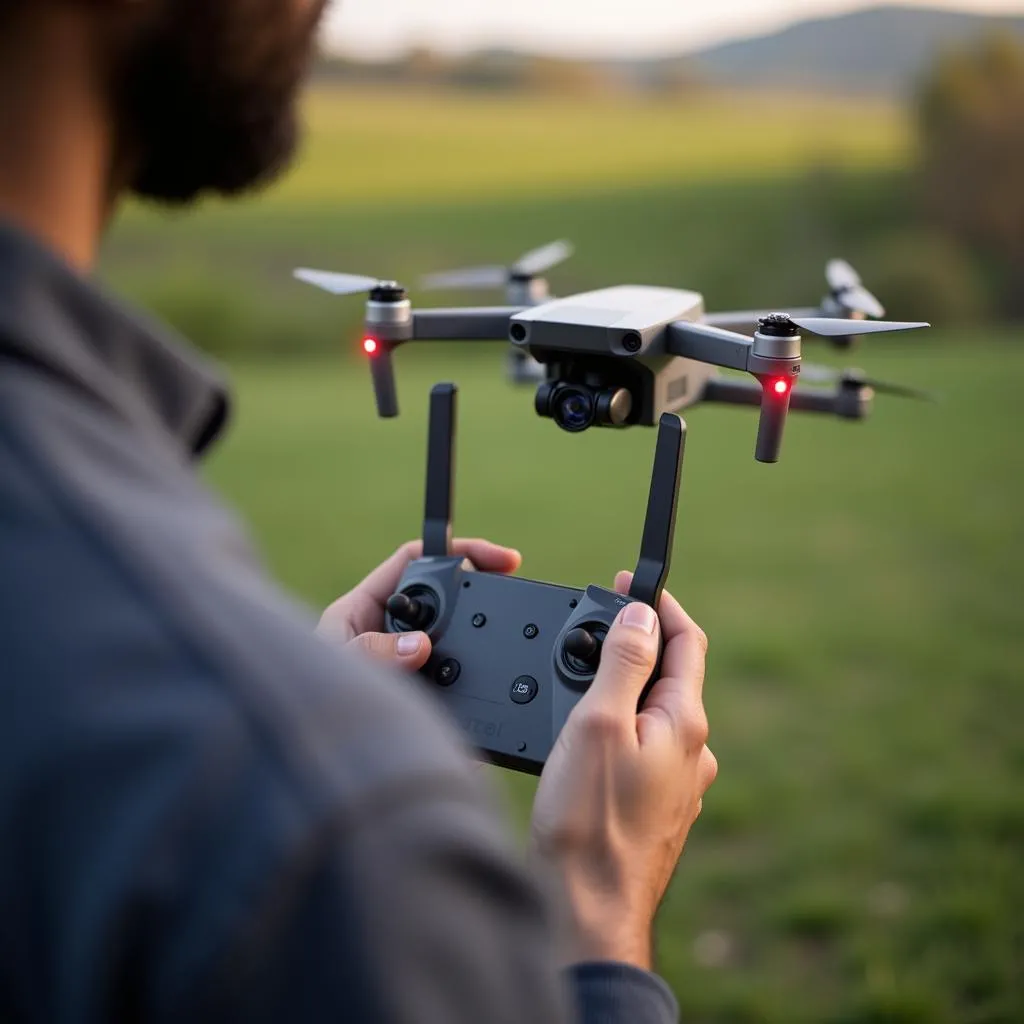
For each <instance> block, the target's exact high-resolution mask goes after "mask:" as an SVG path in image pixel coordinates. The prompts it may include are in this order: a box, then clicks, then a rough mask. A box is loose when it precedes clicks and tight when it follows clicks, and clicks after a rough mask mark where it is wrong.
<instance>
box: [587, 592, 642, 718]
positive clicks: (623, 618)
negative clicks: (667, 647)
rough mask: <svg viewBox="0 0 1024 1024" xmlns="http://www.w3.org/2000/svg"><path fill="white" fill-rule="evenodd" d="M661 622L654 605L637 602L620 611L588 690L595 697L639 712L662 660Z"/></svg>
mask: <svg viewBox="0 0 1024 1024" xmlns="http://www.w3.org/2000/svg"><path fill="white" fill-rule="evenodd" d="M659 635H660V623H659V622H658V615H657V613H656V612H655V611H654V609H653V608H651V607H649V606H648V605H645V604H639V603H636V602H634V603H633V604H629V605H627V606H626V607H625V608H623V610H622V611H621V612H620V613H619V615H618V618H617V619H616V620H615V622H614V623H613V624H612V628H611V629H610V630H609V631H608V636H607V638H606V639H605V642H604V645H603V647H602V650H601V666H600V668H599V669H598V671H597V676H596V678H595V679H594V682H593V685H592V686H591V687H590V690H589V691H588V693H587V697H588V698H589V699H590V700H591V701H597V702H600V703H602V704H605V705H606V706H608V707H621V708H627V707H628V708H630V709H631V710H632V711H633V712H634V713H635V712H636V707H637V703H638V702H639V700H640V696H641V694H642V693H643V691H644V687H645V686H646V685H647V682H648V680H649V679H650V678H651V673H652V672H653V671H654V667H655V665H657V663H658V646H659Z"/></svg>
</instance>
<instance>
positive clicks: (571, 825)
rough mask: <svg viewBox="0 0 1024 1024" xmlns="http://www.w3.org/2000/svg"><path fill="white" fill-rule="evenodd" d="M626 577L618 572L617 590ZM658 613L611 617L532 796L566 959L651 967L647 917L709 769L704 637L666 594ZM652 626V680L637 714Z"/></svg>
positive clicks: (537, 851)
mask: <svg viewBox="0 0 1024 1024" xmlns="http://www.w3.org/2000/svg"><path fill="white" fill-rule="evenodd" d="M631 580H632V577H631V576H630V574H629V573H622V574H620V575H619V577H618V578H617V579H616V584H615V585H616V590H617V591H618V592H619V593H626V592H628V590H629V586H630V583H631ZM660 613H661V623H660V627H659V624H658V618H657V616H655V615H654V612H653V610H652V609H650V608H647V607H646V606H645V605H639V604H632V605H629V606H628V607H627V608H625V609H624V610H623V612H622V613H621V614H620V615H619V618H618V619H617V620H616V622H615V625H614V626H613V627H612V629H611V630H610V632H609V633H608V638H607V640H606V641H605V643H604V648H603V651H602V654H601V667H600V670H599V671H598V674H597V678H596V679H595V680H594V683H593V685H592V686H591V688H590V689H589V690H588V692H587V693H586V695H585V696H584V697H583V698H582V700H581V701H580V702H579V703H578V704H577V706H576V708H575V709H574V711H573V713H572V714H571V715H570V717H569V720H568V721H567V723H566V725H565V728H564V729H563V731H562V733H561V736H560V737H559V740H558V743H557V744H556V746H555V749H554V751H553V752H552V754H551V757H550V758H549V760H548V763H547V765H546V766H545V769H544V773H543V775H542V777H541V782H540V787H539V789H538V792H537V799H536V802H535V805H534V810H533V822H532V835H531V856H532V858H533V860H534V864H535V866H536V867H538V868H539V869H540V871H541V872H542V874H543V875H544V876H546V878H547V879H548V881H549V882H550V883H552V884H553V886H554V889H555V896H556V899H557V901H558V902H559V904H560V910H561V912H562V913H563V915H564V920H565V925H566V927H567V928H568V933H569V939H570V949H569V956H570V959H571V961H572V962H574V963H582V962H588V961H595V960H604V961H607V960H613V961H617V962H621V963H627V964H633V965H635V966H637V967H640V968H643V969H644V970H650V969H651V967H652V960H653V949H652V946H653V939H652V932H653V924H654V918H655V915H656V913H657V910H658V907H659V906H660V904H661V901H662V900H663V899H664V896H665V893H666V891H667V889H668V886H669V882H670V881H671V879H672V875H673V872H674V871H675V868H676V865H677V863H678V861H679V858H680V857H681V856H682V852H683V847H684V846H685V844H686V840H687V837H688V835H689V832H690V829H691V827H692V826H693V823H694V822H695V821H696V819H697V817H698V816H699V814H700V812H701V808H702V800H703V797H704V794H705V792H706V791H707V790H708V788H709V787H710V786H711V784H712V783H713V782H714V780H715V776H716V775H717V773H718V764H717V762H716V760H715V757H714V755H713V754H712V753H711V751H710V750H709V749H708V747H707V739H708V722H707V716H706V715H705V712H704V705H703V701H702V691H703V684H704V666H705V656H706V653H707V638H706V637H705V635H704V633H703V631H702V630H701V629H700V628H699V627H698V626H697V625H696V623H694V621H693V620H692V619H691V618H690V617H689V616H688V615H687V614H686V612H684V611H683V609H682V608H681V607H680V606H679V603H678V602H677V601H676V600H675V599H674V598H673V597H671V596H670V595H669V594H667V593H666V594H665V595H664V598H663V599H662V603H661V607H660ZM659 628H661V629H663V630H664V635H665V654H664V659H663V661H662V678H661V679H660V680H659V681H658V682H657V683H656V684H655V686H654V688H653V689H652V690H651V693H650V695H649V697H648V699H647V702H646V704H645V705H644V707H643V709H642V711H641V712H640V714H637V703H638V701H639V699H640V696H641V694H642V693H643V689H644V687H645V685H646V684H647V681H648V679H650V676H651V673H652V672H653V671H654V667H655V664H656V661H657V656H658V634H659Z"/></svg>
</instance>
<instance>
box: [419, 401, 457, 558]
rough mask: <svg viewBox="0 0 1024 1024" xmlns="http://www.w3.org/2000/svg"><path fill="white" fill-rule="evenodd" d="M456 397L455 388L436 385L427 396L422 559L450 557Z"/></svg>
mask: <svg viewBox="0 0 1024 1024" xmlns="http://www.w3.org/2000/svg"><path fill="white" fill-rule="evenodd" d="M457 396H458V388H457V387H456V386H455V385H454V384H438V385H437V386H436V387H435V388H434V389H433V390H432V391H431V392H430V431H429V434H428V436H427V501H426V507H425V509H424V515H423V557H424V558H447V557H448V556H449V555H450V554H451V546H452V504H453V497H454V490H455V415H456V398H457Z"/></svg>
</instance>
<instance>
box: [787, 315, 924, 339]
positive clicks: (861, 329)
mask: <svg viewBox="0 0 1024 1024" xmlns="http://www.w3.org/2000/svg"><path fill="white" fill-rule="evenodd" d="M789 320H790V322H791V323H794V324H796V326H797V327H799V328H800V329H801V330H804V331H807V332H808V333H810V334H817V335H819V336H820V337H822V338H843V337H847V336H849V335H854V334H887V333H889V332H892V331H916V330H920V328H922V327H931V324H928V323H900V322H898V321H893V320H834V319H832V318H830V317H821V316H806V317H804V316H801V317H790V318H789Z"/></svg>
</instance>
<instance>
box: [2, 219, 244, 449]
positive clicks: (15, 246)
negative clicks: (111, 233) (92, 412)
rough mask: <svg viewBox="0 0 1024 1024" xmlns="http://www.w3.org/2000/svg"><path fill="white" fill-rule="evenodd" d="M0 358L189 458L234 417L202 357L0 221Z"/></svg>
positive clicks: (217, 379) (222, 385)
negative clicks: (31, 369)
mask: <svg viewBox="0 0 1024 1024" xmlns="http://www.w3.org/2000/svg"><path fill="white" fill-rule="evenodd" d="M4 356H14V357H16V358H19V359H21V360H22V361H28V362H31V363H33V364H34V365H36V366H39V367H40V368H42V369H44V370H46V371H48V372H50V373H52V374H56V375H57V376H59V377H61V378H62V379H63V380H65V381H66V382H67V383H70V384H72V385H73V386H75V387H77V388H78V389H79V390H81V391H84V392H86V393H88V395H89V396H90V397H91V398H93V399H94V400H98V401H100V402H101V403H103V404H104V405H106V406H107V407H108V408H110V409H112V410H114V411H115V412H116V413H118V414H119V415H120V416H121V417H122V418H124V419H125V420H126V421H127V422H128V423H129V424H130V425H134V426H144V425H148V426H151V427H152V426H156V427H157V428H158V429H160V430H162V431H163V432H165V433H167V434H170V435H171V437H172V438H173V439H174V440H176V441H177V442H178V443H179V444H180V445H182V446H183V447H184V449H185V451H186V454H187V455H189V456H193V457H194V456H199V455H201V454H203V453H204V452H205V451H206V450H207V449H208V448H209V446H210V445H211V444H212V443H213V442H214V441H215V440H216V439H217V438H218V437H219V436H220V435H221V434H222V433H223V430H224V427H225V426H226V423H227V420H228V416H229V413H230V410H231V405H230V395H229V393H228V389H227V387H226V384H225V382H224V381H223V379H222V378H221V377H220V375H219V374H218V372H217V371H216V370H215V369H214V367H213V365H212V364H210V363H208V362H207V361H206V360H205V359H204V358H203V357H201V356H200V354H199V353H198V351H196V350H195V349H194V348H192V347H191V346H190V345H188V344H187V343H186V342H185V341H184V340H183V339H181V338H179V337H177V336H176V335H174V334H173V332H171V331H169V330H168V329H166V328H164V327H163V326H161V325H159V324H157V323H155V322H151V321H149V320H148V319H147V318H146V317H145V316H144V315H142V314H141V313H139V312H137V311H134V310H130V309H129V308H128V307H127V306H126V305H124V304H122V303H120V302H118V301H117V300H115V299H114V298H113V297H112V296H109V295H107V294H106V293H105V292H104V291H103V289H102V287H101V286H99V285H98V284H96V283H94V282H91V281H89V280H87V279H86V278H84V277H82V276H81V275H80V274H78V273H77V272H76V271H75V270H74V269H73V268H72V267H71V266H70V265H69V264H67V263H65V262H63V261H62V260H61V259H60V258H59V257H58V256H57V255H56V254H55V253H53V252H51V251H50V250H49V249H47V248H45V247H44V246H42V245H41V244H40V243H39V242H38V241H36V240H34V239H32V238H30V237H29V236H28V235H26V234H24V233H23V232H21V231H20V230H18V229H17V228H15V227H13V226H12V225H10V224H9V223H6V222H3V221H0V358H2V357H4Z"/></svg>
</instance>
